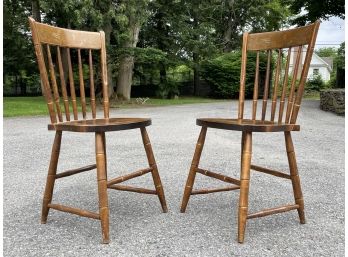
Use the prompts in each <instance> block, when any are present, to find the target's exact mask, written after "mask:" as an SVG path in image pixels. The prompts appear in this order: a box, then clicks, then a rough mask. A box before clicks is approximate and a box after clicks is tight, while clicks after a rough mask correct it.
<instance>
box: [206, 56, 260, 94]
mask: <svg viewBox="0 0 348 257" xmlns="http://www.w3.org/2000/svg"><path fill="white" fill-rule="evenodd" d="M241 57H242V54H241V52H240V51H235V52H231V53H226V54H222V55H220V56H218V57H217V58H215V59H212V60H208V61H205V62H203V63H202V66H201V74H202V77H203V78H204V79H205V80H206V81H207V82H208V83H209V84H210V87H211V92H212V96H213V97H217V98H235V97H237V96H238V94H239V86H240V68H241ZM255 65H256V54H255V53H248V58H247V68H246V74H247V77H246V83H245V93H246V96H247V97H248V96H250V95H252V89H253V86H254V79H255V77H254V76H255ZM265 70H266V56H265V55H264V54H260V78H261V80H262V76H263V75H264V73H265ZM261 85H262V83H260V87H262V86H261Z"/></svg>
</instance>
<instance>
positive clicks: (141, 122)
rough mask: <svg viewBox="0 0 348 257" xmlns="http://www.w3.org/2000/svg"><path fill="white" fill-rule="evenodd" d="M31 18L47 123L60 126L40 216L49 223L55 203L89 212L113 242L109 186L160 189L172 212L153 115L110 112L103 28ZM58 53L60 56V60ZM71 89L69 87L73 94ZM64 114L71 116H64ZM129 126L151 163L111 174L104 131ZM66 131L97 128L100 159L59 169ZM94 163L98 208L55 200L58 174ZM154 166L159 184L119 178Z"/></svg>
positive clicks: (60, 207) (69, 209)
mask: <svg viewBox="0 0 348 257" xmlns="http://www.w3.org/2000/svg"><path fill="white" fill-rule="evenodd" d="M29 23H30V28H31V31H32V37H33V42H34V46H35V52H36V56H37V61H38V65H39V70H40V76H41V80H42V84H43V89H44V92H43V94H44V96H45V99H46V102H47V107H48V110H49V115H50V119H51V124H49V125H48V129H49V130H53V131H55V132H56V134H55V138H54V143H53V147H52V154H51V161H50V165H49V169H48V176H47V182H46V189H45V193H44V198H43V205H42V216H41V222H42V223H46V221H47V215H48V212H49V210H50V209H56V210H59V211H63V212H69V213H73V214H77V215H80V216H84V217H88V218H93V219H98V220H100V221H101V228H102V235H103V243H109V207H108V196H107V188H111V189H116V190H123V191H132V192H138V193H144V194H153V195H157V196H158V198H159V200H160V203H161V206H162V210H163V212H167V205H166V200H165V197H164V192H163V187H162V183H161V179H160V176H159V174H158V169H157V165H156V161H155V158H154V155H153V152H152V148H151V144H150V140H149V136H148V134H147V131H146V127H147V126H149V125H151V119H146V118H109V98H108V81H107V63H106V49H105V35H104V32H102V31H101V32H99V33H97V32H85V31H74V30H68V29H62V28H57V27H53V26H49V25H45V24H42V23H38V22H35V20H34V19H32V18H29ZM73 51H74V52H73ZM63 54H65V55H63ZM94 54H96V55H97V57H98V58H100V62H99V63H100V65H98V66H100V67H99V71H100V76H99V78H100V81H101V82H100V83H101V84H102V85H101V86H102V96H103V110H104V117H103V118H99V119H97V118H96V116H97V107H96V96H95V85H94V83H95V73H97V72H95V70H94V65H93V63H94V62H93V61H94V60H96V59H95V58H94ZM52 57H55V58H52ZM64 57H65V59H64ZM72 57H75V58H76V59H75V63H77V67H78V76H75V77H78V79H79V92H80V103H81V106H80V108H81V111H82V119H81V114H80V115H79V112H78V102H77V97H76V95H77V94H76V92H75V79H74V72H73V62H72ZM83 57H85V59H88V61H86V63H88V64H85V66H86V67H89V68H88V69H87V70H88V73H89V74H88V75H89V76H88V77H89V86H90V108H91V116H89V117H88V118H87V101H86V92H85V80H86V78H85V76H84V72H86V71H84V69H83V61H82V60H83V59H84V58H83ZM53 59H56V60H57V61H56V62H55V64H54V62H53ZM64 60H65V61H66V62H67V65H66V66H67V70H68V72H67V73H68V75H67V76H68V80H69V86H70V87H69V88H67V86H66V77H65V72H64ZM95 63H97V62H95ZM56 70H58V73H59V76H57V75H56ZM97 74H98V73H97ZM58 78H59V79H58ZM58 82H59V84H60V88H59V87H58ZM68 91H70V96H69V94H68ZM60 93H61V94H62V96H63V104H61V101H60ZM71 107H72V114H73V115H72V117H71V115H70V113H71ZM64 117H65V119H66V120H65V121H64ZM128 129H140V131H141V136H142V140H143V143H144V147H145V151H146V155H147V159H148V163H149V167H148V168H145V169H142V170H139V171H136V172H133V173H131V174H128V175H125V176H121V177H118V178H115V179H111V180H107V165H106V148H105V132H108V131H119V130H128ZM63 131H72V132H93V133H95V153H96V164H92V165H88V166H85V167H82V168H78V169H73V170H69V171H65V172H62V173H59V174H57V163H58V158H59V152H60V146H61V139H62V132H63ZM92 169H97V181H98V195H99V213H94V212H90V211H86V210H81V209H77V208H73V207H68V206H64V205H61V204H56V203H52V196H53V188H54V183H55V181H56V179H60V178H64V177H67V176H70V175H74V174H77V173H80V172H83V171H88V170H92ZM149 172H151V173H152V178H153V181H154V184H155V190H151V189H143V188H138V187H131V186H125V185H120V184H119V183H121V182H124V181H127V180H129V179H132V178H135V177H138V176H142V175H145V174H147V173H149Z"/></svg>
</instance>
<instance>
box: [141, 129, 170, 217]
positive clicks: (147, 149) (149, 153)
mask: <svg viewBox="0 0 348 257" xmlns="http://www.w3.org/2000/svg"><path fill="white" fill-rule="evenodd" d="M140 131H141V137H142V139H143V144H144V148H145V152H146V156H147V161H148V163H149V166H150V168H151V173H152V179H153V183H154V184H155V189H156V192H157V195H158V198H159V200H160V202H161V206H162V211H163V212H164V213H166V212H168V208H167V203H166V199H165V196H164V191H163V186H162V182H161V178H160V176H159V173H158V169H157V164H156V160H155V156H154V154H153V151H152V147H151V142H150V138H149V135H148V134H147V131H146V128H145V127H143V128H140Z"/></svg>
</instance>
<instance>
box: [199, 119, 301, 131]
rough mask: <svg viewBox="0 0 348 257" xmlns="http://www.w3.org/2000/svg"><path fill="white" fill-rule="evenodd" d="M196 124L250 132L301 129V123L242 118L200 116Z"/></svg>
mask: <svg viewBox="0 0 348 257" xmlns="http://www.w3.org/2000/svg"><path fill="white" fill-rule="evenodd" d="M196 124H197V125H198V126H203V127H210V128H217V129H226V130H237V131H250V132H278V131H299V130H300V125H296V124H286V123H278V122H273V121H263V120H248V119H243V120H241V119H224V118H200V119H197V121H196Z"/></svg>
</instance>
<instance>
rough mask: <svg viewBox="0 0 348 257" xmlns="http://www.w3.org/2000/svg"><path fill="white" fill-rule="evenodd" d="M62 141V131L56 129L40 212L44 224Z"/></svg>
mask: <svg viewBox="0 0 348 257" xmlns="http://www.w3.org/2000/svg"><path fill="white" fill-rule="evenodd" d="M61 142H62V131H56V135H55V137H54V142H53V146H52V153H51V161H50V165H49V168H48V174H47V180H46V188H45V193H44V197H43V202H42V214H41V223H42V224H45V223H46V222H47V216H48V212H49V210H50V208H49V207H48V205H49V204H50V203H51V201H52V195H53V188H54V182H55V180H56V173H57V165H58V159H59V153H60V144H61Z"/></svg>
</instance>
